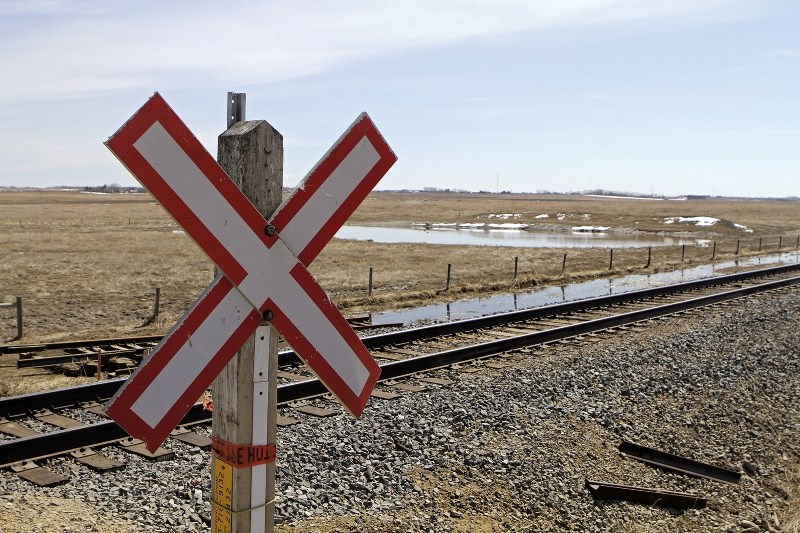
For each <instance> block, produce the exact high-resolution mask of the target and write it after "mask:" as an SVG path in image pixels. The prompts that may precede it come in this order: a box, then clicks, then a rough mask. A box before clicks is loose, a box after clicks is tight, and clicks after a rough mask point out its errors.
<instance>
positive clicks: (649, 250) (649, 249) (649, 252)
mask: <svg viewBox="0 0 800 533" xmlns="http://www.w3.org/2000/svg"><path fill="white" fill-rule="evenodd" d="M651 259H653V247H652V246H648V247H647V264H646V265H645V266H644V267H645V268H650V260H651Z"/></svg>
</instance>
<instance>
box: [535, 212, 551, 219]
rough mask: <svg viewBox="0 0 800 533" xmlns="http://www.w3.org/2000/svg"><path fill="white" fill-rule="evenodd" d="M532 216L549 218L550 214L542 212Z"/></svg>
mask: <svg viewBox="0 0 800 533" xmlns="http://www.w3.org/2000/svg"><path fill="white" fill-rule="evenodd" d="M533 218H550V215H548V214H546V213H542V214H541V215H536V216H535V217H533Z"/></svg>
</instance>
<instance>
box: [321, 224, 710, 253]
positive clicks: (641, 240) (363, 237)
mask: <svg viewBox="0 0 800 533" xmlns="http://www.w3.org/2000/svg"><path fill="white" fill-rule="evenodd" d="M336 237H337V238H339V239H352V240H357V241H374V242H384V243H400V242H402V243H425V244H458V245H471V246H476V245H477V246H510V247H518V248H647V247H648V246H678V245H681V244H689V245H693V244H698V242H699V240H698V239H690V238H685V237H666V236H661V235H651V234H627V233H613V232H608V233H607V232H603V231H597V230H596V229H593V228H589V227H585V228H584V229H583V230H581V231H571V232H550V231H531V230H529V229H520V228H511V227H508V228H487V227H482V228H464V227H460V228H459V227H453V226H413V227H410V228H408V227H406V228H395V227H392V228H388V227H379V226H342V228H341V229H340V230H339V231H338V232H337V233H336Z"/></svg>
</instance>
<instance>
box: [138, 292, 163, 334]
mask: <svg viewBox="0 0 800 533" xmlns="http://www.w3.org/2000/svg"><path fill="white" fill-rule="evenodd" d="M160 306H161V287H156V301H155V303H154V304H153V312H152V313H151V314H150V316H149V317H147V320H145V321H144V322H143V323H142V325H141V326H139V327H140V328H143V327H145V326H147V325H149V324H152V323H153V320H155V319H156V317H157V316H158V312H159V309H160Z"/></svg>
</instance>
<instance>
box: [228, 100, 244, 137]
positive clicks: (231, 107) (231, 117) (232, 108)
mask: <svg viewBox="0 0 800 533" xmlns="http://www.w3.org/2000/svg"><path fill="white" fill-rule="evenodd" d="M246 100H247V95H246V94H245V93H234V92H229V93H228V128H230V127H231V126H233V125H234V124H236V123H237V122H241V121H243V120H245V118H244V117H245V107H246V106H245V102H246Z"/></svg>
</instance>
